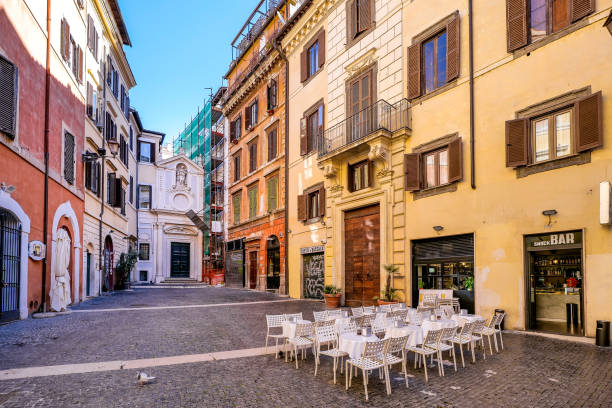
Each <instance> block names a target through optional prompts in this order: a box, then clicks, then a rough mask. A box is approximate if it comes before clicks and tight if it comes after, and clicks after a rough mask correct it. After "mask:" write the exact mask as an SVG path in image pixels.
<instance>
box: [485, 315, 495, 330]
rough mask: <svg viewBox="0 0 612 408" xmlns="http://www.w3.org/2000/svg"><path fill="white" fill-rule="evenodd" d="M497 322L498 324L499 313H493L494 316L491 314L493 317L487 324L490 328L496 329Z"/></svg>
mask: <svg viewBox="0 0 612 408" xmlns="http://www.w3.org/2000/svg"><path fill="white" fill-rule="evenodd" d="M496 324H497V315H495V314H493V316H491V319H489V323H488V324H487V327H488V328H489V329H492V330H495V325H496Z"/></svg>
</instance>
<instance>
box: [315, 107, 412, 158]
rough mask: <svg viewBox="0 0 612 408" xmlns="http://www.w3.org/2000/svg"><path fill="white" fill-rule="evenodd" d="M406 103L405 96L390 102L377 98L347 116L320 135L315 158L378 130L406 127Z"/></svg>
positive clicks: (355, 141) (407, 115)
mask: <svg viewBox="0 0 612 408" xmlns="http://www.w3.org/2000/svg"><path fill="white" fill-rule="evenodd" d="M409 108H410V103H409V102H408V100H406V99H402V100H400V101H399V102H397V103H395V104H393V105H391V104H390V103H388V102H387V101H385V100H382V99H381V100H379V101H377V102H375V103H374V104H372V105H370V106H368V107H367V108H364V109H362V110H361V111H359V112H357V113H356V114H354V115H352V116H349V117H348V118H346V119H345V120H343V121H342V122H340V123H338V124H336V125H334V126H332V127H330V128H328V129H326V130H325V131H324V132H323V134H322V135H320V137H319V140H318V143H317V146H318V151H319V157H323V156H326V155H328V154H330V153H333V152H335V151H336V150H338V149H341V148H342V147H344V146H348V145H350V144H353V143H355V144H357V143H358V142H359V140H361V139H364V138H365V137H367V136H369V135H371V134H372V133H374V132H377V131H379V130H387V131H389V132H395V131H397V130H399V129H402V128H409V127H410V115H409Z"/></svg>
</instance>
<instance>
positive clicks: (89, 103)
mask: <svg viewBox="0 0 612 408" xmlns="http://www.w3.org/2000/svg"><path fill="white" fill-rule="evenodd" d="M92 100H93V87H92V86H91V84H90V83H89V82H87V116H89V117H90V118H91V117H93V102H92Z"/></svg>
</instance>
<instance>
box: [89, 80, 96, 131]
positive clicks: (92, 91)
mask: <svg viewBox="0 0 612 408" xmlns="http://www.w3.org/2000/svg"><path fill="white" fill-rule="evenodd" d="M87 116H88V117H89V118H90V119H91V120H93V121H94V122H96V123H97V122H98V92H97V88H94V86H93V85H92V84H91V83H89V82H88V83H87Z"/></svg>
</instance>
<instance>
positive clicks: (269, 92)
mask: <svg viewBox="0 0 612 408" xmlns="http://www.w3.org/2000/svg"><path fill="white" fill-rule="evenodd" d="M272 81H273V80H271V81H270V82H268V86H267V87H266V101H267V109H268V110H270V109H272Z"/></svg>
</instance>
